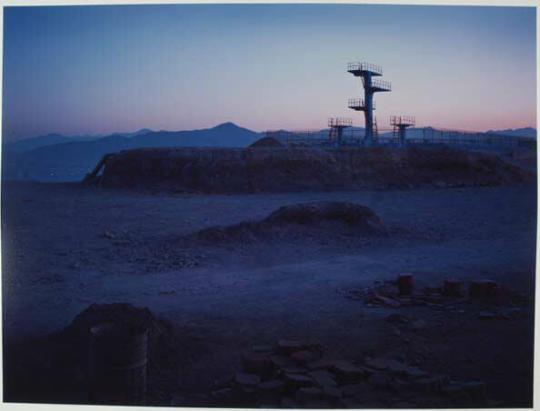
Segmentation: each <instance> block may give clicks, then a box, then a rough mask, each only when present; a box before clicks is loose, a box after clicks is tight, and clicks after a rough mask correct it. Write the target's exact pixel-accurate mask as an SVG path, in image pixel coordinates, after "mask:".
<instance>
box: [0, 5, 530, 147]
mask: <svg viewBox="0 0 540 411" xmlns="http://www.w3.org/2000/svg"><path fill="white" fill-rule="evenodd" d="M4 19H5V20H4V68H3V69H4V84H3V87H4V89H3V116H2V117H3V127H2V134H3V138H4V139H5V140H15V139H19V138H23V137H30V136H35V135H39V134H47V133H52V132H57V133H62V134H98V133H99V134H101V133H109V132H115V131H133V130H136V129H139V128H143V127H145V128H151V129H156V130H161V129H164V130H183V129H195V128H206V127H211V126H214V125H216V124H218V123H222V122H225V121H233V122H235V123H237V124H239V125H241V126H244V127H247V128H250V129H253V130H257V131H262V130H265V129H276V128H289V129H299V128H323V127H325V126H326V119H327V117H329V116H348V117H352V118H353V121H354V123H355V125H358V126H363V124H364V121H363V117H362V116H361V115H360V114H359V113H357V112H354V111H351V110H348V109H347V99H348V98H349V97H360V96H361V92H362V88H361V83H360V80H358V79H357V78H354V77H353V76H352V75H350V74H348V73H347V72H346V69H345V68H346V64H347V62H349V61H355V60H365V61H368V62H372V63H376V64H379V65H382V66H383V71H384V75H383V77H382V78H383V79H384V80H389V81H391V82H392V89H393V90H392V92H391V93H379V94H377V95H376V97H375V101H376V105H377V110H376V112H375V115H376V117H377V121H378V124H379V128H383V127H388V117H389V116H390V115H392V114H402V115H415V116H416V118H417V124H418V125H421V126H426V125H431V126H435V127H444V128H455V129H463V130H487V129H500V128H516V127H526V126H532V127H535V126H536V22H535V20H536V16H535V9H534V8H532V7H526V8H524V7H456V6H453V7H450V6H448V7H447V6H391V5H379V6H371V5H300V4H297V5H279V4H277V5H270V4H267V5H139V6H84V7H83V6H70V7H69V6H68V7H7V8H5V9H4Z"/></svg>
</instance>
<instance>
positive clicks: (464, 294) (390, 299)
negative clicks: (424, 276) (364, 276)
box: [341, 274, 527, 308]
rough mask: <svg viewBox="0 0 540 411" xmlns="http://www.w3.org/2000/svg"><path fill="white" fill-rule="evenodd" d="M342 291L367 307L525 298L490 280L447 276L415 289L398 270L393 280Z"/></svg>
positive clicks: (490, 302)
mask: <svg viewBox="0 0 540 411" xmlns="http://www.w3.org/2000/svg"><path fill="white" fill-rule="evenodd" d="M341 293H342V294H343V295H344V296H345V297H347V298H350V299H353V300H362V301H364V303H365V304H366V306H368V307H373V306H385V307H392V308H399V307H406V306H420V305H422V306H430V307H435V308H444V307H445V306H451V307H453V306H455V305H456V304H459V303H474V304H479V305H484V306H504V305H515V306H518V305H523V304H525V303H526V302H527V301H526V298H525V297H524V296H522V295H520V294H518V293H516V292H514V291H512V290H510V289H509V288H507V287H505V286H503V285H501V284H499V283H497V282H495V281H493V280H475V281H469V282H463V281H458V280H453V279H447V280H445V281H444V283H443V284H442V285H441V286H439V287H424V288H422V289H421V290H416V289H415V287H414V282H413V276H412V275H411V274H401V275H399V276H398V278H397V279H396V280H393V281H388V280H387V281H383V282H380V281H376V282H375V283H374V285H373V286H371V287H366V288H361V289H349V290H344V291H341Z"/></svg>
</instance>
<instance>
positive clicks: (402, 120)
mask: <svg viewBox="0 0 540 411" xmlns="http://www.w3.org/2000/svg"><path fill="white" fill-rule="evenodd" d="M390 125H391V126H414V125H415V118H414V117H413V116H390Z"/></svg>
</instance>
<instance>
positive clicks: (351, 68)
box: [347, 61, 383, 76]
mask: <svg viewBox="0 0 540 411" xmlns="http://www.w3.org/2000/svg"><path fill="white" fill-rule="evenodd" d="M347 71H348V72H349V73H353V72H361V71H368V72H370V73H372V74H375V75H377V76H382V74H383V71H382V67H381V66H379V65H377V64H372V63H367V62H365V61H358V62H352V63H348V64H347Z"/></svg>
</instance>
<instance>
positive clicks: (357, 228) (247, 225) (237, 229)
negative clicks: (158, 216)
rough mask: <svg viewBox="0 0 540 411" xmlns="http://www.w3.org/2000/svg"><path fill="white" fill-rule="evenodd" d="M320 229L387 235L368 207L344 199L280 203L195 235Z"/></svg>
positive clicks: (230, 236)
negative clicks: (260, 214)
mask: <svg viewBox="0 0 540 411" xmlns="http://www.w3.org/2000/svg"><path fill="white" fill-rule="evenodd" d="M321 232H327V233H331V234H332V235H339V234H342V235H346V236H352V237H362V236H373V235H385V234H387V231H386V228H385V227H384V225H383V223H382V221H381V219H380V218H379V217H378V216H377V215H376V214H375V213H374V212H373V211H372V210H371V209H369V208H368V207H364V206H361V205H358V204H353V203H347V202H316V203H305V204H294V205H290V206H284V207H281V208H279V209H278V210H276V211H274V212H273V213H272V214H270V215H269V216H268V217H266V218H265V219H263V220H260V221H250V222H242V223H239V224H235V225H231V226H226V227H211V228H207V229H204V230H201V231H199V232H197V233H196V234H195V237H196V239H198V240H202V241H207V242H229V241H239V240H240V241H253V240H264V239H275V238H278V239H283V238H285V237H297V238H304V237H306V236H309V235H312V236H319V235H320V234H321Z"/></svg>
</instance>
